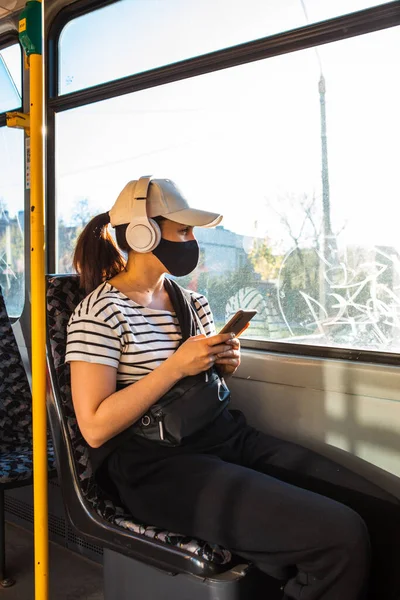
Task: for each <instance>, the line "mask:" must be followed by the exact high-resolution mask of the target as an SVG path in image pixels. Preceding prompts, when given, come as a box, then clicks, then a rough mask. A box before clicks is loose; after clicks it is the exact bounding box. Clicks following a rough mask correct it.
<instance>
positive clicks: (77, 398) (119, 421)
mask: <svg viewBox="0 0 400 600" xmlns="http://www.w3.org/2000/svg"><path fill="white" fill-rule="evenodd" d="M228 339H230V334H228V333H225V334H219V335H215V336H211V337H206V336H204V335H198V336H194V337H191V338H189V339H188V340H187V341H186V342H184V343H183V344H182V345H181V346H180V347H179V348H178V350H177V351H176V352H175V353H174V354H173V355H172V356H170V357H169V358H168V359H167V360H166V361H165V362H163V363H162V364H161V365H160V366H159V367H157V368H156V369H154V371H152V372H151V373H149V374H148V375H146V376H145V377H143V378H142V379H140V380H139V381H137V382H135V383H132V384H131V385H129V386H127V387H126V388H125V389H123V390H120V391H118V392H117V391H115V390H116V383H117V369H116V368H114V367H111V366H108V365H101V364H97V363H87V362H83V361H71V386H72V399H73V403H74V409H75V414H76V417H77V419H78V424H79V428H80V430H81V432H82V435H83V437H84V438H85V440H86V441H87V443H88V444H89V445H90V446H92V447H93V448H98V447H99V446H101V445H102V444H104V443H105V442H106V441H107V440H109V439H111V438H112V437H114V436H115V435H117V434H118V433H120V432H121V431H123V430H124V429H126V428H127V427H129V426H130V425H132V424H133V423H134V422H135V421H137V420H138V419H139V418H140V417H141V416H142V415H143V414H145V412H146V411H147V410H148V409H149V407H150V406H151V405H152V404H154V403H155V402H156V401H157V400H158V399H159V398H161V396H163V395H164V394H165V393H166V392H168V390H170V389H171V388H172V387H173V386H174V385H175V383H177V381H179V380H180V379H182V378H183V377H186V376H188V375H196V374H197V373H200V372H202V371H205V370H206V369H208V368H210V366H211V365H212V364H213V363H214V360H215V356H216V355H217V354H218V353H220V352H224V351H227V350H229V349H230V346H229V345H228V344H227V343H226V342H227V340H228Z"/></svg>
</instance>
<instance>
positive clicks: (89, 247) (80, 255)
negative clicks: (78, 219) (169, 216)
mask: <svg viewBox="0 0 400 600" xmlns="http://www.w3.org/2000/svg"><path fill="white" fill-rule="evenodd" d="M154 221H156V222H157V223H161V222H162V221H165V217H155V218H154ZM109 223H110V215H109V214H108V212H105V213H102V214H101V215H97V216H96V217H93V219H92V220H91V221H89V223H88V224H87V225H86V227H85V229H84V230H83V231H82V233H81V234H80V236H79V238H78V241H77V244H76V248H75V252H74V260H73V265H74V268H75V270H76V272H77V273H79V278H80V286H81V288H83V289H84V290H85V292H86V293H87V294H89V293H90V292H92V291H93V290H94V289H96V287H97V286H98V285H100V283H102V282H103V281H106V280H107V279H111V277H114V276H115V275H118V273H120V272H121V271H123V270H124V269H125V266H126V259H125V257H124V256H123V255H122V254H121V251H122V252H129V251H130V250H131V248H130V246H129V244H128V242H127V241H126V235H125V234H126V228H127V227H128V224H126V225H117V226H116V227H115V237H116V239H117V243H115V241H114V238H113V237H112V235H111V233H110V231H109V228H108V224H109Z"/></svg>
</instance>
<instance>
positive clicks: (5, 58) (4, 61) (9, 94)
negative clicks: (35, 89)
mask: <svg viewBox="0 0 400 600" xmlns="http://www.w3.org/2000/svg"><path fill="white" fill-rule="evenodd" d="M21 104H22V101H21V49H20V47H19V45H18V44H14V45H13V46H9V47H7V48H3V49H2V50H0V113H1V112H5V111H8V110H13V109H16V108H19V107H20V106H21Z"/></svg>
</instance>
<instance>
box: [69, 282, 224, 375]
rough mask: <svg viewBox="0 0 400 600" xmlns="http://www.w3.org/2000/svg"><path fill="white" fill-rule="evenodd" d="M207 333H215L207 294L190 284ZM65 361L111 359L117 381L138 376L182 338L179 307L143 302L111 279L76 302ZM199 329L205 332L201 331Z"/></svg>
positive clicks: (145, 371) (105, 361) (163, 356)
mask: <svg viewBox="0 0 400 600" xmlns="http://www.w3.org/2000/svg"><path fill="white" fill-rule="evenodd" d="M188 291H189V293H190V294H191V296H192V298H193V300H194V304H195V307H196V309H197V314H198V316H199V318H200V321H201V323H202V325H203V328H204V333H205V334H206V335H213V334H214V333H215V327H214V321H213V317H212V313H211V310H210V307H209V304H208V301H207V300H206V298H205V297H204V296H203V295H201V294H198V293H197V292H192V291H190V290H188ZM67 332H68V337H67V351H66V356H65V361H66V362H70V361H73V360H80V361H84V362H91V363H98V364H102V365H109V366H111V367H115V368H116V369H117V382H118V383H119V384H121V385H127V384H128V383H133V382H134V381H138V380H139V379H141V378H142V377H144V376H145V375H147V374H148V373H150V372H151V371H152V370H153V369H155V368H156V367H158V366H159V365H160V364H161V363H162V362H163V361H164V360H166V359H167V358H168V357H169V356H171V354H173V353H174V352H175V350H176V349H177V348H178V345H179V342H180V340H181V339H182V335H181V329H180V326H179V323H178V319H177V318H176V315H175V313H173V312H170V311H168V310H161V309H154V308H146V307H144V306H140V305H139V304H137V303H136V302H134V301H133V300H131V299H130V298H127V296H125V295H124V294H122V293H121V292H120V291H118V290H117V289H116V288H115V287H113V286H112V285H110V284H109V283H108V282H105V283H102V284H101V285H99V287H97V288H96V289H95V290H94V291H93V292H92V293H91V294H89V295H88V296H86V298H84V300H82V302H81V303H80V304H79V305H78V306H77V307H76V309H75V311H74V312H73V314H72V315H71V318H70V320H69V323H68V329H67ZM199 333H200V332H199Z"/></svg>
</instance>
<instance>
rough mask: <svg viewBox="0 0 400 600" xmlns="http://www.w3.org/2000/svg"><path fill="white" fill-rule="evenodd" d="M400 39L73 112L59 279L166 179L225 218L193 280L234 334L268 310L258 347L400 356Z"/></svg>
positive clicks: (64, 161)
mask: <svg viewBox="0 0 400 600" xmlns="http://www.w3.org/2000/svg"><path fill="white" fill-rule="evenodd" d="M398 39H399V29H398V28H397V29H389V30H386V31H382V32H378V33H374V34H370V35H368V36H362V37H357V38H354V39H351V40H346V41H343V42H340V43H339V42H338V43H334V44H330V45H325V46H323V47H321V48H319V49H318V51H316V50H307V51H302V52H298V53H294V54H291V55H285V56H280V57H276V58H273V59H269V60H265V61H261V62H257V63H252V64H249V65H243V66H240V67H236V68H233V69H229V70H225V71H219V72H216V73H212V74H208V75H203V76H201V77H197V78H193V79H190V80H185V81H181V82H177V83H173V84H170V85H165V86H160V87H157V88H154V89H150V90H145V91H142V92H139V93H136V94H131V95H127V96H123V97H120V98H115V99H112V100H108V101H104V102H99V103H97V104H93V105H90V106H85V107H82V108H79V109H75V110H71V111H69V112H66V113H62V114H60V115H58V117H57V123H56V126H57V131H56V134H57V138H56V139H57V154H56V175H57V206H58V223H59V234H58V235H59V237H58V240H59V270H60V271H68V270H69V269H71V250H72V247H73V245H74V242H75V240H76V236H77V234H78V233H79V231H80V230H81V228H82V225H83V224H84V223H85V222H86V221H87V220H88V218H89V216H90V215H92V214H95V213H97V212H102V211H104V210H107V209H109V208H110V207H111V206H112V204H113V202H114V199H115V198H116V196H117V194H118V193H119V191H120V190H121V188H122V187H123V185H124V184H125V183H126V181H128V180H129V179H134V178H136V177H138V176H140V175H142V174H147V173H153V174H155V175H157V176H160V177H162V176H166V177H170V178H172V179H174V180H176V182H177V183H178V184H179V185H180V186H181V187H182V188H183V190H184V191H185V193H186V195H187V196H188V197H189V198H190V199H191V200H192V202H193V204H194V205H199V206H202V207H203V208H205V209H210V210H217V209H218V210H221V212H223V213H224V215H225V220H224V222H223V226H221V227H217V228H216V229H215V230H202V229H198V230H197V235H198V238H199V241H200V244H201V247H202V256H201V262H200V265H199V267H198V269H197V271H196V272H195V273H194V274H193V276H189V277H187V278H185V280H184V281H183V283H184V284H185V285H188V286H190V287H192V288H194V289H198V290H199V291H201V292H203V293H205V294H206V295H207V296H208V298H209V300H210V302H211V306H212V309H213V311H214V314H215V319H216V322H217V325H218V326H221V325H222V324H223V322H224V321H225V319H226V318H227V317H228V316H229V315H230V314H232V313H233V312H234V311H235V310H236V309H237V308H239V307H242V308H247V307H248V308H250V307H254V306H256V307H257V308H258V311H259V313H258V315H257V318H256V319H254V320H253V321H252V325H251V327H250V328H249V329H248V330H247V332H246V335H247V336H248V337H255V338H258V339H273V340H285V341H294V342H299V341H300V342H303V343H312V344H320V345H331V346H345V347H356V348H369V349H380V350H388V351H400V339H399V334H400V292H399V286H400V241H399V235H398V219H397V199H398V196H399V192H400V184H399V178H398V174H397V170H398V169H397V167H398V161H399V156H398V154H399V150H398V143H397V140H398V139H399V135H400V117H399V112H398V106H399V103H400V80H399V74H398V69H397V52H396V48H397V47H398ZM317 52H318V54H317ZM321 68H322V70H323V79H322V80H321V71H320V69H321ZM325 128H326V131H325ZM77 139H79V144H77ZM326 151H327V155H326Z"/></svg>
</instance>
